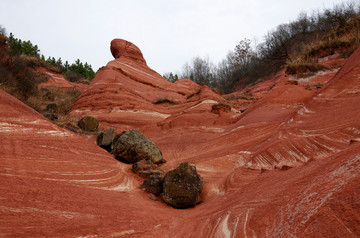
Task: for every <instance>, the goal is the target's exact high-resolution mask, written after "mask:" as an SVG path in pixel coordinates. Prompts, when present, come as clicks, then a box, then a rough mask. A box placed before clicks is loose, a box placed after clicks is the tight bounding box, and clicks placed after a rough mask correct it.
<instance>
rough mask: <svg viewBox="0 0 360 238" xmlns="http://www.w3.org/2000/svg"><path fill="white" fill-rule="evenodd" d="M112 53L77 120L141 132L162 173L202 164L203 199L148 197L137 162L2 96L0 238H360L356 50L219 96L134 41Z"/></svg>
mask: <svg viewBox="0 0 360 238" xmlns="http://www.w3.org/2000/svg"><path fill="white" fill-rule="evenodd" d="M111 51H112V53H113V55H114V57H115V60H113V61H111V62H109V63H108V64H107V66H105V67H103V68H102V69H101V70H99V72H98V73H97V75H96V77H95V79H94V80H93V82H92V83H91V85H90V86H89V88H88V89H87V90H86V91H84V92H83V93H82V95H81V96H80V97H79V98H78V99H77V101H76V102H75V103H74V105H73V107H72V110H71V115H72V116H74V117H79V118H80V117H81V116H84V115H91V116H94V117H96V118H97V119H98V120H99V121H100V126H101V127H102V128H104V129H105V128H108V127H112V128H115V129H116V130H117V132H121V131H122V130H124V129H126V130H127V129H138V130H140V131H141V132H143V133H144V134H145V135H146V136H147V137H148V138H149V139H151V140H152V141H154V142H155V143H156V144H157V145H158V147H159V148H160V149H161V151H162V153H163V155H164V158H165V159H166V160H167V162H166V163H165V164H164V165H163V167H162V168H164V169H171V168H174V167H176V166H177V165H178V164H180V163H181V162H184V161H189V162H190V164H194V165H196V167H197V170H198V172H199V173H200V175H201V176H202V177H203V180H204V191H203V193H204V194H203V195H204V199H203V201H202V203H200V204H199V205H197V206H196V207H193V208H189V209H180V210H179V209H174V208H172V207H170V206H168V205H166V204H164V203H162V202H160V201H153V200H151V199H149V198H148V197H147V194H146V193H145V192H144V191H142V189H140V188H139V185H140V184H141V181H140V179H139V178H138V177H136V176H135V175H134V174H133V173H132V172H131V169H130V167H131V166H129V165H125V164H122V163H121V162H118V161H116V160H115V159H113V158H112V157H111V156H110V155H109V154H108V153H107V152H105V150H102V149H101V148H99V147H97V146H96V144H95V143H91V142H89V140H87V139H86V138H83V137H81V136H79V135H76V134H74V133H72V132H69V131H66V130H64V129H62V128H59V127H57V126H55V125H53V124H51V123H50V122H48V121H47V120H45V119H44V118H43V117H42V116H41V115H39V114H38V113H36V112H35V111H33V110H32V109H30V108H28V107H27V106H25V105H24V104H22V103H21V102H19V101H17V100H16V99H14V98H13V97H11V96H10V95H8V94H6V93H4V92H0V124H1V129H0V138H1V143H0V146H1V147H0V157H1V158H2V160H1V162H0V163H1V166H0V169H1V173H0V176H1V179H0V181H1V182H0V183H1V187H0V188H1V191H0V192H1V194H2V195H1V197H2V202H1V205H0V214H1V220H2V222H1V223H0V234H1V235H2V236H65V237H79V236H84V237H91V236H94V237H96V236H99V237H357V236H360V218H359V215H358V214H359V213H360V199H359V197H360V187H359V178H360V107H359V101H360V77H359V75H360V49H359V50H357V51H356V52H355V53H354V54H353V55H352V56H351V57H350V58H349V59H348V60H347V61H346V62H345V63H344V65H343V67H342V68H341V69H338V68H335V69H333V70H329V71H323V72H320V73H319V74H317V75H314V76H311V77H306V78H296V77H294V76H289V75H287V74H286V73H285V71H282V72H280V73H279V74H278V75H277V76H276V77H275V78H274V79H273V80H271V81H269V82H264V83H261V84H259V85H255V86H254V87H252V88H249V89H247V90H246V91H243V92H239V93H235V94H233V95H227V96H226V97H225V98H224V97H222V96H221V95H218V94H216V93H214V92H213V91H211V90H210V89H209V88H208V87H206V86H204V87H200V86H199V85H197V84H195V83H193V82H191V81H189V80H186V79H182V80H179V81H178V82H176V83H174V84H173V83H170V82H168V81H166V80H165V79H164V78H162V77H161V76H160V75H159V74H157V73H156V72H155V71H153V70H152V69H150V68H149V67H148V66H147V65H146V61H145V60H144V58H143V56H142V53H141V51H140V50H139V49H138V47H136V46H135V45H133V44H132V43H130V42H127V41H125V40H114V41H113V42H112V44H111ZM320 84H321V86H320ZM230 97H232V98H230ZM226 98H227V99H228V100H226ZM165 99H167V100H165ZM241 109H246V110H241Z"/></svg>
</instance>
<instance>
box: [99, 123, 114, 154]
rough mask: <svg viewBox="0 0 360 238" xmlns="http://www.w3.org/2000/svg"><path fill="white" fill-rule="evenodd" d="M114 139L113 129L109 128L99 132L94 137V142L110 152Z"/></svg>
mask: <svg viewBox="0 0 360 238" xmlns="http://www.w3.org/2000/svg"><path fill="white" fill-rule="evenodd" d="M113 139H114V129H112V128H109V129H106V130H105V131H102V132H100V134H99V135H98V136H97V138H96V144H97V145H98V146H100V147H101V148H103V149H105V150H107V151H108V152H111V145H112V141H113Z"/></svg>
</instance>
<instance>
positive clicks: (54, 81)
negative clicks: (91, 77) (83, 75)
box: [36, 67, 88, 91]
mask: <svg viewBox="0 0 360 238" xmlns="http://www.w3.org/2000/svg"><path fill="white" fill-rule="evenodd" d="M36 70H37V71H38V72H42V73H45V74H47V75H48V76H49V78H48V80H47V81H46V82H44V83H41V84H39V86H40V87H58V88H63V89H70V88H77V89H79V90H81V91H84V90H85V89H86V88H87V87H88V85H86V84H81V83H72V82H69V81H67V80H66V79H65V78H64V75H63V74H60V73H55V72H51V71H49V70H47V69H46V68H43V67H39V68H37V69H36Z"/></svg>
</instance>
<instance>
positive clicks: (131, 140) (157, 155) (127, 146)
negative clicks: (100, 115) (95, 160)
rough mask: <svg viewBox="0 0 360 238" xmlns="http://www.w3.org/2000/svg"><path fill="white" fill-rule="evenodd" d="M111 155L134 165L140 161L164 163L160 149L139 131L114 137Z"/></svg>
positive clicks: (127, 132)
mask: <svg viewBox="0 0 360 238" xmlns="http://www.w3.org/2000/svg"><path fill="white" fill-rule="evenodd" d="M111 153H112V154H113V155H114V156H115V158H116V159H118V160H120V161H123V162H125V163H129V164H133V163H136V162H137V161H140V160H150V161H151V162H152V163H155V164H157V163H162V162H163V156H162V153H161V151H160V150H159V148H158V147H157V146H156V145H155V144H154V142H152V141H151V140H149V139H147V138H146V137H145V136H144V135H143V134H142V133H141V132H140V131H138V130H134V129H133V130H129V131H124V132H122V133H121V134H118V135H116V136H115V137H114V140H113V143H112V150H111Z"/></svg>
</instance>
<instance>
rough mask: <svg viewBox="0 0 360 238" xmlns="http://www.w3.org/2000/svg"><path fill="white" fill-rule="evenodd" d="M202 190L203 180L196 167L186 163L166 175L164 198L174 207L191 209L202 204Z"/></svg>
mask: <svg viewBox="0 0 360 238" xmlns="http://www.w3.org/2000/svg"><path fill="white" fill-rule="evenodd" d="M202 188H203V187H202V179H201V177H200V175H199V174H198V173H197V172H196V167H195V166H192V165H189V164H188V163H187V162H184V163H182V164H180V165H179V166H178V167H177V168H175V169H173V170H170V171H169V172H167V173H166V175H165V177H164V183H163V194H162V197H163V199H164V201H165V202H166V203H167V204H169V205H171V206H173V207H176V208H186V207H191V206H195V205H196V204H198V203H199V202H201V199H202V198H201V191H202Z"/></svg>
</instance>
